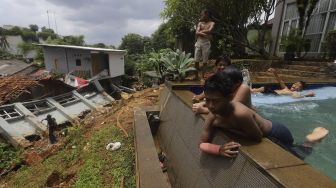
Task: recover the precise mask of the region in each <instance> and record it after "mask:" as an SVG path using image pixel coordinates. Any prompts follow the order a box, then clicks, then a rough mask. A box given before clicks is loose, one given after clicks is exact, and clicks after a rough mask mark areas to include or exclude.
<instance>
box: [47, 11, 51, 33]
mask: <svg viewBox="0 0 336 188" xmlns="http://www.w3.org/2000/svg"><path fill="white" fill-rule="evenodd" d="M47 16H48V27H49V29H50V20H49V10H47Z"/></svg>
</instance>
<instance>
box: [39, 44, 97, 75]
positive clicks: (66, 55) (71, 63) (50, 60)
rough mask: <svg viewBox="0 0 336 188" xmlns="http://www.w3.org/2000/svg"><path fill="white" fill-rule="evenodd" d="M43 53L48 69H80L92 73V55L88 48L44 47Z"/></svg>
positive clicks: (61, 71)
mask: <svg viewBox="0 0 336 188" xmlns="http://www.w3.org/2000/svg"><path fill="white" fill-rule="evenodd" d="M43 53H44V61H45V65H46V69H47V70H48V71H51V72H54V73H69V72H72V71H76V70H78V71H88V72H90V73H92V70H91V55H90V51H88V50H78V49H69V48H50V47H43ZM76 61H79V62H77V63H76Z"/></svg>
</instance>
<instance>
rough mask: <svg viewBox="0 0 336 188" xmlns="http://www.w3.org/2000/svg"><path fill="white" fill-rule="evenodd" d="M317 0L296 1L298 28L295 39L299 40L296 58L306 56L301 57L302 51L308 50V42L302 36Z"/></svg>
mask: <svg viewBox="0 0 336 188" xmlns="http://www.w3.org/2000/svg"><path fill="white" fill-rule="evenodd" d="M318 2H319V0H309V1H308V0H297V1H296V6H297V10H298V12H299V28H298V30H297V33H296V34H297V38H298V39H300V41H301V42H300V43H298V44H297V46H296V55H297V56H298V57H303V56H305V55H306V53H305V54H304V55H301V52H302V51H306V52H307V51H308V50H309V48H310V42H311V41H310V40H309V39H305V38H304V36H305V34H306V32H307V28H308V26H309V23H310V19H311V15H312V13H313V11H314V9H315V8H316V6H317V4H318Z"/></svg>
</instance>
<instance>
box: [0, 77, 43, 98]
mask: <svg viewBox="0 0 336 188" xmlns="http://www.w3.org/2000/svg"><path fill="white" fill-rule="evenodd" d="M36 85H39V83H38V81H36V80H32V79H31V78H29V77H27V76H10V77H0V104H4V103H6V102H8V101H11V100H13V99H16V98H17V97H18V96H20V95H21V94H22V93H24V92H28V91H27V90H28V89H29V88H31V87H33V86H36Z"/></svg>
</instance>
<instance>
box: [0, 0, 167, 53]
mask: <svg viewBox="0 0 336 188" xmlns="http://www.w3.org/2000/svg"><path fill="white" fill-rule="evenodd" d="M0 5H1V11H0V26H2V25H18V26H23V27H28V25H30V24H37V25H38V26H39V27H40V28H41V27H42V26H46V27H48V16H47V10H49V20H50V28H52V29H54V30H55V31H56V27H55V25H57V31H58V34H60V35H84V36H85V41H86V43H88V44H94V43H99V42H102V43H105V44H108V45H115V46H117V45H119V44H120V41H121V38H122V37H123V36H124V35H125V34H127V33H138V34H140V35H143V36H150V35H151V34H152V33H153V32H154V31H155V30H156V29H157V27H158V26H159V25H160V23H161V21H162V20H161V19H160V12H161V11H162V9H163V7H164V3H163V0H0ZM54 15H55V19H54ZM55 20H56V24H55Z"/></svg>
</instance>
